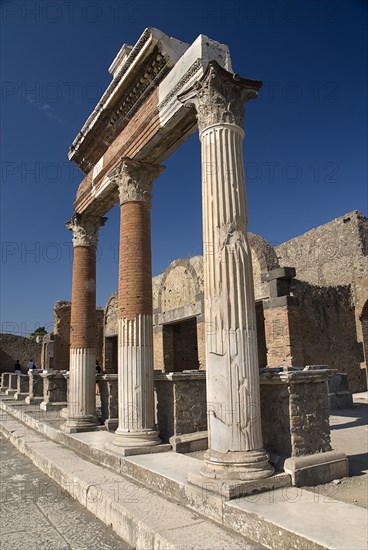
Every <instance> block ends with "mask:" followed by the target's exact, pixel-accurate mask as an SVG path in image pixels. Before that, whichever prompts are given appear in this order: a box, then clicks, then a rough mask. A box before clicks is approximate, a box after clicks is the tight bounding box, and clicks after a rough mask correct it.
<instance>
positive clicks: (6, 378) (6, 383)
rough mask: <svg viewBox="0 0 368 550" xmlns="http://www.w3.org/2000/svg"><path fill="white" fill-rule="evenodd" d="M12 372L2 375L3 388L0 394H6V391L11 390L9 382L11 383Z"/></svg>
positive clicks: (0, 389)
mask: <svg viewBox="0 0 368 550" xmlns="http://www.w3.org/2000/svg"><path fill="white" fill-rule="evenodd" d="M10 374H11V373H10V372H3V373H2V374H1V388H0V392H1V393H5V392H6V390H8V389H9V382H10Z"/></svg>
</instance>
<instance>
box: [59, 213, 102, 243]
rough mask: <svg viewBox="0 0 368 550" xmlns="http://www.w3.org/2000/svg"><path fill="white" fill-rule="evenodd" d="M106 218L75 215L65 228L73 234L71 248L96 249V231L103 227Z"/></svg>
mask: <svg viewBox="0 0 368 550" xmlns="http://www.w3.org/2000/svg"><path fill="white" fill-rule="evenodd" d="M106 221H107V218H101V217H99V216H89V215H86V214H78V213H75V214H74V215H73V217H72V219H71V220H69V221H68V222H66V224H65V225H66V227H67V228H68V229H69V230H70V231H72V232H73V247H76V246H94V247H95V248H97V243H98V230H99V228H100V227H102V226H103V225H105V223H106Z"/></svg>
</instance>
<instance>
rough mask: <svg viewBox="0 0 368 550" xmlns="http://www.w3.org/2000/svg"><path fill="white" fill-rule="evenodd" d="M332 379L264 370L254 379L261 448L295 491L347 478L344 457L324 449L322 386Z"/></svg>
mask: <svg viewBox="0 0 368 550" xmlns="http://www.w3.org/2000/svg"><path fill="white" fill-rule="evenodd" d="M333 374H334V371H333V370H330V369H318V368H310V370H287V369H285V370H282V369H268V368H267V369H263V371H262V373H261V376H260V383H261V406H262V433H263V440H264V444H265V447H266V448H267V450H269V451H271V453H272V455H273V459H274V460H275V462H276V463H278V466H279V467H282V466H283V467H284V470H285V472H286V473H289V474H290V475H291V477H292V482H293V484H294V485H297V486H298V487H301V486H303V485H317V484H319V483H328V482H330V481H332V480H333V479H336V478H340V477H345V476H347V475H348V463H347V458H346V455H345V454H344V453H341V452H337V451H332V449H331V444H330V425H329V400H328V391H327V382H328V380H329V379H330V378H331V377H332V376H333ZM285 458H286V460H285Z"/></svg>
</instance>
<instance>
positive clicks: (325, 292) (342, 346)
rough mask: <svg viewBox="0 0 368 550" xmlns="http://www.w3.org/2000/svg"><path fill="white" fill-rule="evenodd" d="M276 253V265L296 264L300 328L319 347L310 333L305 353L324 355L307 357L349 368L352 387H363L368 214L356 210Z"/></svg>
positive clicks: (367, 342)
mask: <svg viewBox="0 0 368 550" xmlns="http://www.w3.org/2000/svg"><path fill="white" fill-rule="evenodd" d="M276 252H277V255H278V257H279V262H280V265H281V266H285V265H287V266H289V265H291V266H295V268H296V272H297V279H298V280H299V281H301V282H303V283H304V285H302V284H301V283H300V284H299V285H298V286H299V288H298V287H296V288H295V293H296V294H297V295H298V296H300V297H301V305H302V308H303V313H304V316H303V319H302V322H303V326H304V327H306V328H307V329H309V330H311V331H312V332H313V333H314V331H315V334H316V335H317V334H318V335H319V337H318V346H316V344H315V343H314V342H312V341H310V336H308V335H305V337H304V342H303V346H304V351H305V353H306V354H307V357H308V356H312V355H313V351H314V350H315V349H317V348H318V353H320V354H321V355H322V356H323V358H322V357H321V360H318V361H317V360H316V358H315V357H314V358H313V360H311V359H307V361H308V362H314V363H316V362H326V363H328V364H329V365H330V367H332V368H336V369H337V370H338V371H339V372H344V371H345V372H347V373H348V375H349V388H350V390H351V391H364V390H365V389H366V387H367V386H366V384H367V378H366V377H367V372H366V369H367V361H368V359H367V358H368V332H367V328H364V327H367V322H368V306H367V304H368V285H367V277H368V218H366V217H365V216H363V215H362V214H361V213H360V212H358V211H357V210H354V211H352V212H349V213H347V214H345V215H344V216H340V217H339V218H336V219H334V220H332V221H330V222H329V223H326V224H324V225H321V226H319V227H317V228H315V229H312V230H310V231H307V232H306V233H304V234H303V235H300V236H299V237H295V238H294V239H291V240H290V241H287V242H285V243H282V244H280V245H278V246H277V247H276ZM365 308H366V309H365ZM324 325H327V326H324ZM336 335H338V337H337V336H336ZM358 343H359V344H360V346H359V344H358ZM359 347H360V348H361V349H360V350H359ZM328 356H329V359H327V357H328Z"/></svg>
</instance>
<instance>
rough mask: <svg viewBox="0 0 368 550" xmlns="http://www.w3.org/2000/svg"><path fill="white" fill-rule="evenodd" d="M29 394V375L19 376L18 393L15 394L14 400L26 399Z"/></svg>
mask: <svg viewBox="0 0 368 550" xmlns="http://www.w3.org/2000/svg"><path fill="white" fill-rule="evenodd" d="M28 392H29V379H28V375H27V374H19V375H18V379H17V391H16V392H15V394H14V399H16V400H20V399H25V398H26V397H27V395H28Z"/></svg>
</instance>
